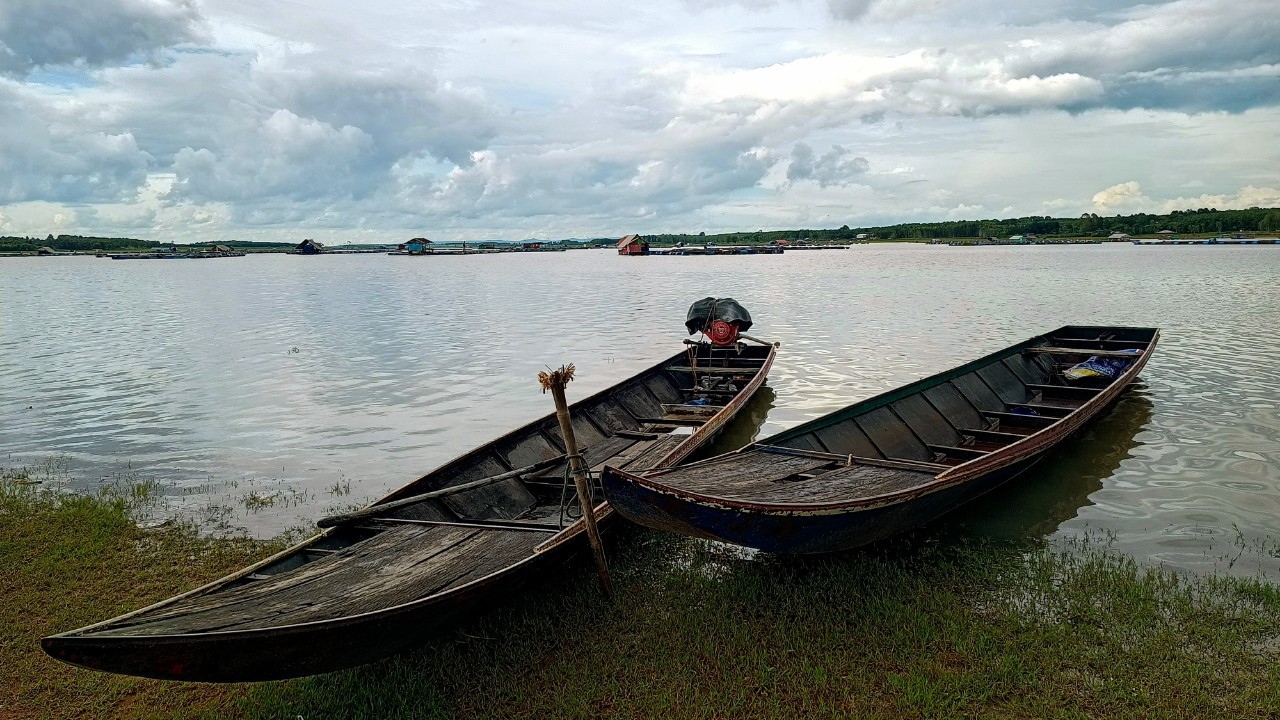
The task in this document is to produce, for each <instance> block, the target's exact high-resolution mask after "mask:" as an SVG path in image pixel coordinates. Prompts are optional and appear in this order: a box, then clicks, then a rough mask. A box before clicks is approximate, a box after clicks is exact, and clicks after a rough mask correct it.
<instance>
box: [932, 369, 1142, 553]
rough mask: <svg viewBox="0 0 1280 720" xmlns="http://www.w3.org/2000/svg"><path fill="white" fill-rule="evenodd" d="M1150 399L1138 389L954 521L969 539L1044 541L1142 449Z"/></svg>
mask: <svg viewBox="0 0 1280 720" xmlns="http://www.w3.org/2000/svg"><path fill="white" fill-rule="evenodd" d="M1152 408H1153V406H1152V402H1151V394H1150V392H1149V391H1148V389H1147V388H1146V387H1145V386H1144V385H1140V384H1137V385H1134V386H1133V387H1131V388H1129V390H1127V391H1126V392H1125V394H1124V395H1122V396H1121V398H1120V399H1119V400H1118V401H1117V402H1116V404H1115V405H1113V406H1112V407H1111V408H1110V409H1108V410H1107V412H1106V413H1105V414H1104V415H1103V416H1102V417H1099V418H1096V419H1095V420H1094V421H1093V422H1091V423H1089V424H1088V425H1087V426H1086V427H1085V428H1084V429H1083V430H1081V431H1080V432H1079V433H1078V434H1076V435H1075V436H1073V437H1071V438H1070V439H1068V440H1066V441H1064V442H1062V443H1061V444H1059V445H1058V446H1057V447H1055V448H1053V449H1052V450H1050V451H1049V453H1048V454H1047V455H1046V456H1045V458H1044V459H1043V460H1041V461H1040V462H1039V463H1038V464H1037V465H1036V466H1034V467H1032V468H1031V469H1030V470H1028V471H1027V472H1026V473H1024V474H1023V475H1022V476H1021V477H1019V478H1017V479H1015V480H1013V481H1012V482H1010V483H1009V484H1007V485H1005V486H1004V487H1002V488H999V489H998V490H996V491H994V492H992V493H990V494H988V495H986V496H985V497H982V498H979V499H978V500H976V501H974V502H973V503H970V504H969V505H967V506H966V507H964V508H961V509H960V510H959V511H957V512H956V513H955V514H953V515H952V516H950V519H949V520H948V521H947V524H948V525H950V526H952V527H959V528H962V530H961V531H962V532H963V533H965V534H974V535H980V536H983V537H992V538H1002V539H1015V538H1021V537H1044V536H1046V535H1049V534H1050V533H1053V532H1054V531H1056V530H1057V529H1058V527H1059V526H1060V525H1061V524H1062V523H1063V522H1064V521H1066V520H1070V519H1071V518H1074V517H1076V516H1077V515H1078V514H1079V512H1080V509H1081V508H1082V507H1084V506H1086V505H1089V504H1090V500H1089V496H1090V495H1092V494H1093V493H1095V492H1097V491H1098V490H1101V489H1102V487H1103V484H1104V482H1105V481H1107V480H1110V479H1111V478H1112V477H1113V476H1114V475H1115V474H1116V471H1117V470H1119V469H1120V468H1121V466H1122V465H1123V463H1124V462H1125V461H1126V460H1128V459H1129V458H1130V457H1132V456H1133V451H1134V448H1137V447H1139V446H1140V445H1142V441H1141V439H1140V438H1141V433H1142V430H1143V429H1144V428H1145V427H1146V426H1147V425H1148V424H1149V423H1150V422H1151V416H1152Z"/></svg>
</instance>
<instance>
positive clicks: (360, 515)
mask: <svg viewBox="0 0 1280 720" xmlns="http://www.w3.org/2000/svg"><path fill="white" fill-rule="evenodd" d="M566 457H568V456H567V455H557V456H556V457H553V458H547V459H546V460H541V461H538V462H536V463H534V464H532V465H526V466H525V467H522V468H516V469H515V470H510V471H508V472H504V473H502V474H501V475H492V476H490V477H487V478H481V479H479V480H472V481H471V482H467V483H462V484H461V485H451V486H449V487H447V488H441V489H439V490H432V491H431V492H426V493H422V494H421V495H413V496H411V497H407V498H401V499H399V500H392V501H391V502H387V503H382V504H381V505H370V506H369V507H367V508H364V509H363V510H356V511H355V512H349V513H343V514H341V515H330V516H329V517H324V518H320V519H319V520H317V521H316V526H317V527H322V528H327V527H337V526H339V525H349V524H351V523H353V522H356V521H357V520H367V519H369V518H371V517H375V516H377V515H381V514H383V513H385V512H387V511H388V510H395V509H397V508H402V507H404V506H406V505H414V504H416V503H420V502H423V501H425V500H431V499H432V498H438V497H444V496H446V495H452V494H454V493H460V492H466V491H467V490H475V489H476V488H480V487H484V486H486V485H492V484H494V483H500V482H502V481H503V480H511V479H513V478H518V477H520V476H521V475H527V474H529V473H532V472H537V471H539V470H545V469H547V468H549V467H551V466H552V465H558V464H560V463H562V462H564V459H565V458H566Z"/></svg>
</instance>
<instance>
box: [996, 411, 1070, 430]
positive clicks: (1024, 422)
mask: <svg viewBox="0 0 1280 720" xmlns="http://www.w3.org/2000/svg"><path fill="white" fill-rule="evenodd" d="M982 414H983V415H984V416H986V417H989V418H993V419H996V420H999V421H1000V427H1001V429H1002V430H1008V429H1012V428H1013V427H1018V426H1021V427H1030V428H1037V429H1039V428H1045V427H1048V426H1050V425H1052V424H1054V423H1056V422H1058V420H1060V419H1061V418H1054V417H1045V416H1044V415H1022V414H1019V413H1007V412H987V411H984V412H983V413H982Z"/></svg>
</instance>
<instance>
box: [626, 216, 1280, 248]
mask: <svg viewBox="0 0 1280 720" xmlns="http://www.w3.org/2000/svg"><path fill="white" fill-rule="evenodd" d="M1161 230H1171V231H1173V232H1175V233H1179V234H1184V233H1185V234H1189V235H1192V234H1205V233H1223V232H1228V233H1230V232H1276V231H1280V208H1250V209H1248V210H1214V209H1213V208H1201V209H1199V210H1174V211H1173V212H1171V213H1169V214H1168V215H1149V214H1147V213H1138V214H1136V215H1116V216H1112V217H1103V216H1099V215H1097V214H1095V213H1085V214H1083V215H1081V216H1080V217H1078V218H1054V217H1049V216H1043V217H1042V216H1038V215H1032V216H1030V217H1021V218H1007V219H1004V220H954V221H948V222H932V223H902V224H899V225H883V226H871V227H849V226H848V225H845V226H843V227H841V228H839V229H837V230H823V229H809V228H802V229H799V230H757V231H756V232H735V233H722V234H719V235H707V234H705V233H699V234H697V235H691V234H687V233H682V234H658V235H645V236H644V239H645V240H647V241H649V242H650V243H652V244H654V245H672V244H675V243H678V242H684V243H702V242H715V243H720V244H728V245H738V244H748V243H760V242H770V241H773V240H805V239H808V240H810V241H813V242H837V241H850V240H854V239H856V238H857V237H858V236H859V235H867V236H869V237H870V238H872V239H877V240H923V239H930V238H973V237H983V238H985V237H998V238H1007V237H1009V236H1010V235H1026V234H1034V235H1040V236H1042V237H1054V236H1057V237H1106V236H1108V235H1111V234H1112V233H1118V232H1119V233H1126V234H1129V235H1154V234H1155V233H1157V232H1159V231H1161Z"/></svg>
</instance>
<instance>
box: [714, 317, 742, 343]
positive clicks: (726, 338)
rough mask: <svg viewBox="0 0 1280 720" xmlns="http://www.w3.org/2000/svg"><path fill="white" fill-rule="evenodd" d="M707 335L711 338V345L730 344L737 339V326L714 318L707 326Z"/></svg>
mask: <svg viewBox="0 0 1280 720" xmlns="http://www.w3.org/2000/svg"><path fill="white" fill-rule="evenodd" d="M707 337H708V338H710V339H711V344H712V345H732V344H734V343H735V342H737V340H738V326H737V324H736V323H727V322H725V321H723V320H715V321H713V322H712V323H711V327H709V328H707Z"/></svg>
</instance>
